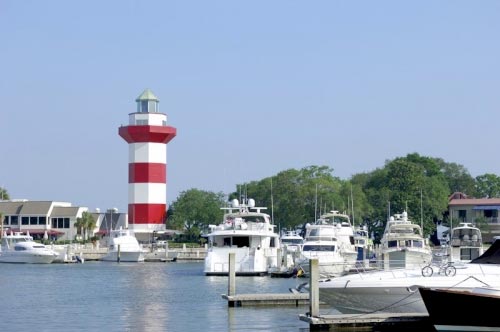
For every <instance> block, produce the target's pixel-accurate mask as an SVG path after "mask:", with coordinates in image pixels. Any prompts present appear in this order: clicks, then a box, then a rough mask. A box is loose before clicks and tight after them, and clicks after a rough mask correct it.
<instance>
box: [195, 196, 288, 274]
mask: <svg viewBox="0 0 500 332" xmlns="http://www.w3.org/2000/svg"><path fill="white" fill-rule="evenodd" d="M222 209H223V210H225V214H224V217H223V220H222V223H220V224H219V225H209V228H210V233H208V234H204V235H203V236H204V237H206V238H207V240H208V250H207V253H206V256H205V265H204V273H205V275H227V274H228V271H229V254H230V253H235V260H236V262H235V263H236V264H235V265H236V267H235V268H236V271H235V273H236V275H241V276H249V275H266V274H268V273H269V271H271V270H274V269H276V268H278V267H279V266H278V258H277V257H278V248H280V241H279V235H278V234H277V233H276V232H275V231H274V228H275V226H274V225H272V224H271V220H270V219H271V218H270V216H269V215H268V214H267V213H264V212H262V211H261V210H265V209H266V208H265V207H256V206H255V201H254V200H253V199H249V200H248V203H242V204H240V203H239V201H238V200H237V199H233V200H232V202H231V206H230V207H227V208H222Z"/></svg>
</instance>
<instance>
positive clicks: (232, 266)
mask: <svg viewBox="0 0 500 332" xmlns="http://www.w3.org/2000/svg"><path fill="white" fill-rule="evenodd" d="M227 276H228V280H229V283H228V290H227V295H228V296H234V295H236V254H235V253H234V252H230V253H229V270H228V271H227ZM227 305H228V306H229V307H236V306H237V301H229V302H228V303H227Z"/></svg>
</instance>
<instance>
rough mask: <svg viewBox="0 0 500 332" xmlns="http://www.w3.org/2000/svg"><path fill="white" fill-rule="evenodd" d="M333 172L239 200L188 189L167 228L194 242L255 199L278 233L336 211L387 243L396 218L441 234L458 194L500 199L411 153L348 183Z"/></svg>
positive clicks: (262, 188) (292, 173)
mask: <svg viewBox="0 0 500 332" xmlns="http://www.w3.org/2000/svg"><path fill="white" fill-rule="evenodd" d="M333 174H334V170H333V169H332V168H331V167H329V166H308V167H304V168H302V169H299V170H297V169H288V170H284V171H281V172H279V173H278V174H276V175H273V176H271V177H267V178H264V179H261V180H257V181H251V182H249V183H240V184H237V185H236V190H235V191H234V192H232V193H228V194H224V193H222V192H218V193H216V192H211V191H204V190H199V189H194V188H193V189H189V190H186V191H183V192H181V193H180V194H179V196H178V197H177V199H176V200H175V201H173V202H172V204H171V206H170V207H169V210H168V212H167V215H168V218H167V227H168V228H173V229H178V230H183V231H184V233H185V235H184V237H185V238H188V239H192V240H195V239H197V238H198V237H199V236H200V234H202V233H203V232H205V231H207V228H208V225H209V224H218V223H220V222H221V221H222V218H223V211H222V210H221V209H220V208H221V207H223V206H227V204H228V203H229V201H230V200H231V199H233V198H237V199H240V197H242V196H245V197H248V198H253V199H254V200H255V202H256V205H258V206H264V207H268V210H267V212H268V213H269V214H270V215H271V216H272V219H273V222H274V224H275V225H277V226H278V228H279V229H283V228H286V229H293V228H296V227H299V226H300V225H303V224H305V223H308V222H309V223H311V222H314V220H315V219H317V218H318V217H319V215H321V214H322V213H325V212H328V211H330V210H338V211H340V212H346V213H348V214H349V215H350V216H351V220H352V221H353V223H354V224H355V225H356V226H359V225H366V226H367V227H368V230H369V231H370V233H372V234H374V235H375V237H376V238H377V237H380V236H381V234H382V232H383V229H384V227H385V223H386V221H387V219H388V218H389V217H390V215H393V214H395V213H401V212H403V211H407V212H408V216H409V218H410V220H412V221H413V222H415V223H418V224H421V223H422V224H423V226H424V234H425V235H429V234H431V233H433V232H434V230H435V224H436V222H438V221H441V222H443V223H444V224H446V223H447V222H448V217H449V216H448V199H449V197H450V195H451V194H453V193H454V192H462V193H465V194H466V195H468V197H475V198H484V197H489V198H492V197H500V177H498V176H497V175H495V174H484V175H480V176H477V177H475V178H474V177H472V176H471V175H470V173H469V171H468V170H467V169H466V168H465V167H464V166H462V165H459V164H457V163H449V162H445V161H444V160H443V159H441V158H433V157H426V156H421V155H419V154H418V153H411V154H408V155H406V156H405V157H398V158H395V159H393V160H388V161H386V162H385V164H384V166H383V167H381V168H377V169H375V170H373V171H371V172H366V173H359V174H355V175H353V176H352V177H351V178H350V179H347V180H343V179H340V178H338V177H335V176H334V175H333Z"/></svg>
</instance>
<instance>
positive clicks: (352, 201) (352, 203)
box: [351, 185, 356, 227]
mask: <svg viewBox="0 0 500 332" xmlns="http://www.w3.org/2000/svg"><path fill="white" fill-rule="evenodd" d="M351 207H352V209H351V211H352V226H353V227H354V226H356V223H355V222H354V197H353V195H352V185H351Z"/></svg>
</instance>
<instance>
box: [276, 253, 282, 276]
mask: <svg viewBox="0 0 500 332" xmlns="http://www.w3.org/2000/svg"><path fill="white" fill-rule="evenodd" d="M281 266H282V264H281V248H278V250H277V254H276V267H277V268H278V271H281Z"/></svg>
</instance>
